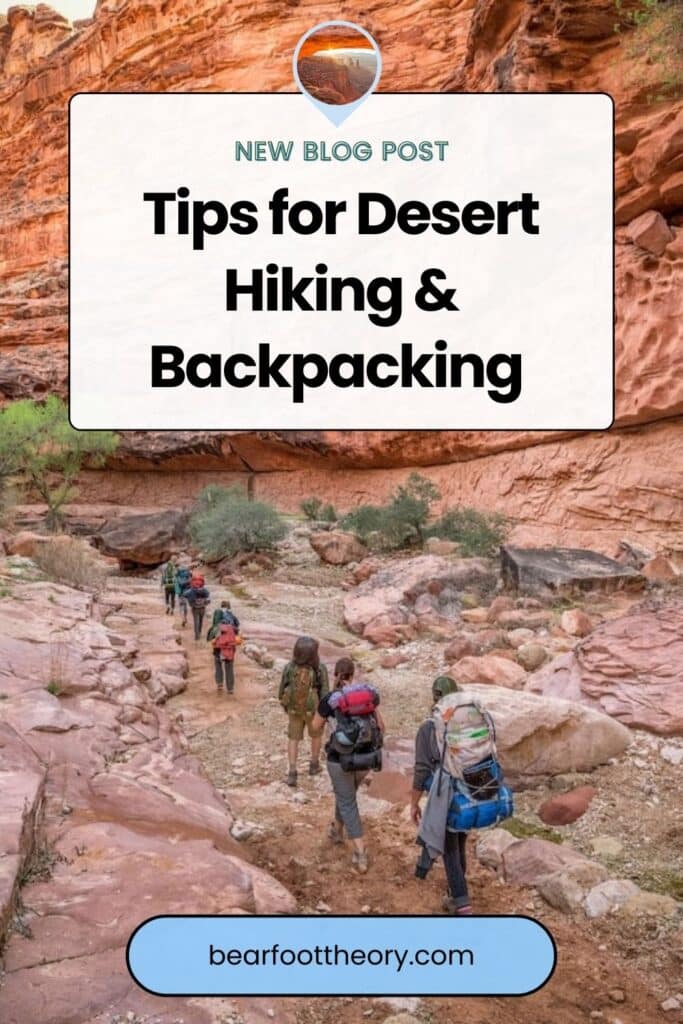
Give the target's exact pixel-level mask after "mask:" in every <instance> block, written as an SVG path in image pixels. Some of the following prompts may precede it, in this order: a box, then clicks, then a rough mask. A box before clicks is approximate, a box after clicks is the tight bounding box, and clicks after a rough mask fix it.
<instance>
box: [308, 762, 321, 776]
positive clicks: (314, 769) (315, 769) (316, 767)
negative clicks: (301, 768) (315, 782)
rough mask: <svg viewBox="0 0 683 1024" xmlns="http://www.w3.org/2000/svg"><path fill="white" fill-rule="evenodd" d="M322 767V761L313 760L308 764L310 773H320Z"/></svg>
mask: <svg viewBox="0 0 683 1024" xmlns="http://www.w3.org/2000/svg"><path fill="white" fill-rule="evenodd" d="M321 771H322V768H321V767H320V761H311V763H310V764H309V766H308V774H309V775H320V773H321Z"/></svg>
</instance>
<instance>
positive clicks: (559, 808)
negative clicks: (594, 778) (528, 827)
mask: <svg viewBox="0 0 683 1024" xmlns="http://www.w3.org/2000/svg"><path fill="white" fill-rule="evenodd" d="M596 792H597V790H596V789H595V788H594V787H593V786H579V787H578V788H577V789H572V790H570V791H569V792H568V793H561V794H560V795H559V796H552V797H550V799H549V800H546V801H545V802H544V803H542V804H541V806H540V807H539V808H538V816H539V818H540V819H541V821H542V822H543V824H544V825H571V823H572V822H573V821H578V819H579V818H580V817H581V816H582V815H584V814H585V813H586V811H587V810H588V807H589V805H590V803H591V800H592V799H593V797H594V796H595V794H596Z"/></svg>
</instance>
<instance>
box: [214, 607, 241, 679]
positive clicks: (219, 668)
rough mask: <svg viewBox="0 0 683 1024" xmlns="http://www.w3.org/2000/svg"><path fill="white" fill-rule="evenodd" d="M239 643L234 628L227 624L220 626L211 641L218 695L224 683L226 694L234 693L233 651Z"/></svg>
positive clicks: (239, 640)
mask: <svg viewBox="0 0 683 1024" xmlns="http://www.w3.org/2000/svg"><path fill="white" fill-rule="evenodd" d="M241 642H242V641H241V639H240V637H239V636H238V635H237V632H236V630H235V627H234V626H232V625H230V624H229V623H227V622H223V623H221V624H220V626H219V627H218V635H217V636H216V637H215V638H214V639H213V641H212V645H213V663H214V670H215V679H216V687H217V689H218V693H221V691H222V689H223V684H224V683H225V692H226V694H232V693H234V692H235V665H234V662H235V650H236V649H237V645H238V644H240V643H241Z"/></svg>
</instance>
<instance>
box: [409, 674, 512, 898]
mask: <svg viewBox="0 0 683 1024" xmlns="http://www.w3.org/2000/svg"><path fill="white" fill-rule="evenodd" d="M432 704H433V706H432V713H431V716H430V717H429V718H428V719H427V720H426V721H425V722H423V723H422V725H421V726H420V728H419V729H418V732H417V736H416V737H415V767H414V771H413V789H412V794H411V816H412V819H413V821H414V822H415V824H417V825H419V832H418V837H417V843H418V845H419V846H420V847H421V852H420V856H419V858H418V862H417V865H416V868H415V875H416V876H417V877H418V878H425V877H426V875H427V872H428V871H429V870H430V868H431V866H432V864H433V863H434V861H435V860H436V858H437V857H439V856H440V857H442V859H443V863H444V869H445V872H446V879H447V882H448V892H447V894H446V896H445V897H444V900H443V909H444V910H446V911H447V912H448V913H450V914H455V915H457V916H464V915H469V914H471V913H472V907H471V904H470V898H469V893H468V889H467V878H466V870H467V860H466V844H467V834H468V832H469V831H471V830H472V829H474V828H485V827H487V826H489V825H494V824H497V823H498V822H499V821H502V820H504V819H505V818H508V817H510V815H511V814H512V813H513V800H512V793H511V792H510V790H509V789H508V788H507V786H505V785H504V784H503V772H502V769H501V767H500V764H499V762H498V757H497V752H496V733H495V727H494V724H493V720H492V718H491V716H490V715H489V713H488V712H487V711H486V710H485V709H484V708H483V707H482V705H481V704H480V703H479V701H478V700H476V699H475V698H474V697H471V696H469V695H468V694H467V693H464V692H463V691H462V690H461V688H460V687H459V686H458V684H457V683H456V682H455V680H454V679H452V678H451V677H450V676H439V677H438V678H437V679H435V680H434V683H433V684H432ZM425 791H428V793H429V795H428V798H427V804H426V806H425V810H424V813H422V812H421V809H420V799H421V797H422V795H423V793H424V792H425Z"/></svg>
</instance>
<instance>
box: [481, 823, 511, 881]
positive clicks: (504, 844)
mask: <svg viewBox="0 0 683 1024" xmlns="http://www.w3.org/2000/svg"><path fill="white" fill-rule="evenodd" d="M517 842H519V840H518V839H516V838H515V836H513V835H512V833H511V832H508V831H507V829H504V828H493V829H491V830H490V831H487V832H484V833H483V835H481V836H480V837H479V839H477V843H476V846H475V848H474V852H475V853H476V855H477V860H478V861H479V862H480V864H483V865H484V867H487V868H493V869H494V870H495V871H498V869H499V868H500V867H501V865H502V863H503V854H504V853H505V851H506V850H507V848H508V846H512V844H513V843H517Z"/></svg>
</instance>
